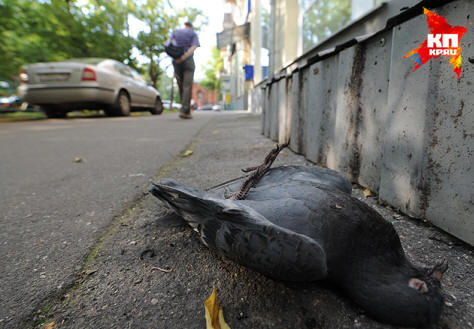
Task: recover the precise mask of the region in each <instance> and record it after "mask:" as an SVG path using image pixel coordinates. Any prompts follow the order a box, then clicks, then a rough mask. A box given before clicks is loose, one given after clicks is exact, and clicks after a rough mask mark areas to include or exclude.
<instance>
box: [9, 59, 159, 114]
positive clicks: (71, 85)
mask: <svg viewBox="0 0 474 329" xmlns="http://www.w3.org/2000/svg"><path fill="white" fill-rule="evenodd" d="M20 81H21V84H20V86H19V87H18V93H19V94H20V97H21V98H22V100H23V101H25V102H28V103H30V104H35V105H39V106H40V108H41V110H42V111H43V112H44V113H45V114H46V115H47V116H48V117H50V118H58V117H65V116H66V114H67V112H69V111H77V110H83V109H104V111H105V113H106V114H107V115H109V116H127V115H129V114H130V111H135V110H138V111H142V110H147V111H150V112H151V114H161V112H162V111H163V104H162V103H161V98H160V94H159V93H158V91H157V90H156V89H155V88H153V87H151V86H149V85H147V83H146V82H145V80H144V79H143V78H142V77H141V76H140V74H138V73H137V72H136V71H135V70H133V69H132V68H130V67H128V66H127V65H124V64H122V63H120V62H118V61H116V60H113V59H104V58H80V59H70V60H65V61H61V62H52V63H37V64H31V65H27V66H25V67H24V68H23V70H22V71H21V72H20Z"/></svg>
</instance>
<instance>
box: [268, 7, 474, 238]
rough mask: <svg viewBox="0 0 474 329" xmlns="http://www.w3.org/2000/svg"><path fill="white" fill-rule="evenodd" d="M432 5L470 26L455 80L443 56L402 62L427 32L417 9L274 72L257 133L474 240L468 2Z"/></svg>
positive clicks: (473, 38)
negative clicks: (415, 67) (374, 31)
mask: <svg viewBox="0 0 474 329" xmlns="http://www.w3.org/2000/svg"><path fill="white" fill-rule="evenodd" d="M434 10H435V12H436V13H438V14H440V15H442V16H444V17H445V18H446V19H447V21H448V23H449V24H451V25H453V26H454V25H463V26H466V27H467V28H468V32H467V33H466V34H465V35H464V37H463V39H462V41H461V46H462V55H463V68H462V73H461V79H460V80H457V79H456V75H455V73H454V72H453V70H452V65H451V64H450V63H449V62H448V60H447V59H445V58H438V59H434V60H431V61H430V62H428V63H426V64H425V65H423V66H422V67H421V68H419V69H418V70H417V71H412V70H413V64H412V61H411V60H409V59H405V58H403V56H404V55H405V54H406V53H407V52H409V51H410V50H411V49H413V48H416V47H418V45H419V44H420V43H421V42H422V41H423V40H424V39H425V38H426V34H427V32H428V30H427V24H426V17H425V16H424V15H417V16H415V17H412V18H410V19H405V20H402V21H401V22H399V23H397V24H393V26H390V27H387V28H385V29H383V30H381V31H379V32H378V33H377V34H375V35H374V36H372V37H368V38H365V39H364V38H360V39H357V42H352V43H351V45H350V46H347V44H346V46H345V47H339V48H338V47H336V48H334V49H333V50H332V52H329V53H328V52H326V53H319V54H318V56H316V57H313V59H312V60H311V56H306V58H310V60H309V61H308V62H306V60H303V59H302V60H301V62H298V63H297V64H298V65H296V66H293V67H287V68H284V69H283V70H281V72H280V74H279V75H277V76H275V77H274V78H273V79H272V80H271V81H268V83H267V84H266V85H264V87H263V88H262V89H261V95H262V96H263V97H264V99H263V101H262V102H261V104H262V107H263V115H262V133H264V134H265V135H266V136H268V137H270V138H271V139H273V140H274V141H279V142H283V141H285V140H286V139H287V137H288V136H291V144H290V147H291V149H292V150H294V151H295V152H297V153H301V154H304V155H305V156H306V157H307V158H308V159H309V160H311V161H313V162H315V163H317V164H320V165H323V166H327V167H329V168H332V169H335V170H338V171H340V172H342V173H343V174H345V175H346V176H347V177H348V178H349V179H350V180H352V181H354V182H357V183H359V184H361V185H363V186H365V187H367V188H369V189H370V190H372V191H374V192H376V193H377V194H378V195H379V197H380V199H382V200H384V201H386V202H387V203H389V204H391V205H392V206H394V207H396V208H399V209H400V210H401V211H403V212H405V213H407V214H409V215H411V216H413V217H417V218H423V219H427V220H429V221H431V222H432V223H434V224H435V225H437V226H439V227H440V228H442V229H444V230H445V231H447V232H449V233H451V234H453V235H455V236H457V237H459V238H460V239H462V240H464V241H466V242H468V243H470V244H474V216H473V213H474V202H473V200H474V172H473V170H472V165H473V163H474V161H473V151H474V92H473V91H474V88H473V83H474V64H473V63H472V59H471V60H470V61H469V60H468V58H469V57H471V58H472V57H473V55H472V54H474V31H473V28H472V26H471V25H470V22H472V20H473V19H474V17H471V16H469V14H470V13H471V14H472V13H474V2H472V1H469V0H459V1H453V2H450V3H447V4H444V5H443V6H440V7H437V8H435V9H434ZM338 37H340V36H338Z"/></svg>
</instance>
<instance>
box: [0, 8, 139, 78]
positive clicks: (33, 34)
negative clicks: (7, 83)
mask: <svg viewBox="0 0 474 329" xmlns="http://www.w3.org/2000/svg"><path fill="white" fill-rule="evenodd" d="M128 11H129V10H128V7H127V6H126V5H124V4H122V2H121V1H115V0H89V1H87V2H84V1H73V0H44V1H41V2H39V1H35V0H1V1H0V37H1V40H2V43H0V55H1V56H2V61H1V63H0V78H2V79H8V80H11V79H13V77H15V76H16V74H17V73H18V71H19V69H20V68H21V66H22V65H25V64H28V63H34V62H44V61H56V60H62V59H66V58H71V57H108V58H114V59H117V60H119V61H123V60H125V59H129V60H131V58H130V54H131V48H132V45H133V39H132V38H130V37H129V36H128V35H126V34H125V33H124V32H125V31H126V30H127V17H128Z"/></svg>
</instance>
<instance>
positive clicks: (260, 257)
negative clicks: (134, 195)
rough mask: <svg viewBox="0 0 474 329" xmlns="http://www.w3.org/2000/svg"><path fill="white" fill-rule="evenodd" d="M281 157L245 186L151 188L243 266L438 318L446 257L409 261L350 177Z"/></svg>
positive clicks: (164, 182) (380, 309) (410, 318)
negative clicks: (327, 284) (428, 264)
mask: <svg viewBox="0 0 474 329" xmlns="http://www.w3.org/2000/svg"><path fill="white" fill-rule="evenodd" d="M277 148H278V147H277ZM280 149H281V148H280ZM278 152H279V150H278ZM278 152H276V155H277V154H278ZM276 155H275V156H274V157H269V156H267V158H266V159H265V161H264V163H263V164H262V165H260V166H257V167H254V168H249V170H253V171H254V173H253V174H252V175H250V176H249V177H247V179H246V180H244V181H243V183H242V180H239V181H236V182H234V183H233V184H224V186H218V187H217V188H214V189H211V190H209V191H202V190H197V189H192V188H190V187H188V186H185V185H183V184H181V183H179V182H177V181H175V180H172V179H161V180H159V181H158V182H157V183H156V184H154V185H153V186H152V187H151V193H152V194H153V195H154V196H156V197H157V198H158V199H160V200H161V201H163V202H165V204H167V205H168V206H169V207H171V208H172V209H173V210H174V211H175V212H176V213H177V214H178V215H179V216H180V217H182V218H183V219H184V220H185V221H186V222H187V223H188V224H190V225H191V226H192V227H193V228H195V229H196V230H197V231H198V232H199V234H200V237H201V240H202V242H203V243H204V244H205V245H206V246H208V247H209V248H210V249H212V250H214V251H216V252H217V253H219V254H221V255H224V256H226V257H228V258H230V259H232V260H234V261H236V262H238V263H239V264H242V265H244V266H247V267H249V268H252V269H254V270H256V271H259V272H261V273H263V274H265V275H267V276H269V277H272V278H275V279H279V280H287V281H316V280H328V281H331V282H333V283H334V284H335V285H337V286H339V287H341V288H342V290H343V291H345V292H346V293H347V294H348V295H349V297H350V298H352V299H353V300H354V301H355V302H356V303H357V304H359V305H360V306H361V307H362V308H364V309H365V310H366V311H367V313H368V314H369V315H371V316H372V317H373V318H375V319H377V320H379V321H381V322H386V323H390V324H395V325H402V326H417V327H418V326H425V325H432V324H434V323H436V322H437V320H438V318H439V315H440V312H441V307H442V304H443V298H442V296H441V293H440V282H439V280H440V279H441V276H442V274H443V273H444V271H445V270H446V269H447V263H446V262H442V263H439V264H437V265H436V266H434V267H433V268H432V269H424V268H420V267H417V266H415V265H413V264H411V263H410V261H409V260H408V259H407V257H406V256H405V253H404V251H403V249H402V246H401V244H400V239H399V237H398V234H397V232H396V231H395V229H394V228H393V226H392V225H391V223H389V222H387V221H386V220H384V219H383V217H382V216H381V215H380V214H378V213H377V212H376V211H375V210H374V209H372V208H371V207H369V206H368V205H366V204H365V203H363V202H361V201H359V200H358V199H356V198H354V197H352V196H351V195H350V191H351V184H350V183H349V181H347V180H346V179H345V178H344V177H342V176H341V175H339V174H338V173H336V172H334V171H332V170H329V169H325V168H318V167H307V166H282V167H278V168H274V169H269V164H270V165H271V162H273V160H274V158H275V157H276ZM262 173H263V175H262ZM239 185H240V188H238V186H239ZM230 192H233V193H231V194H230V195H229V193H230Z"/></svg>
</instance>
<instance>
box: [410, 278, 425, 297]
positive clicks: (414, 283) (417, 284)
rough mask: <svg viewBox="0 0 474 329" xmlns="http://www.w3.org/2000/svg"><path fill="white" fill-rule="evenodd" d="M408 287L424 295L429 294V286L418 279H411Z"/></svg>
mask: <svg viewBox="0 0 474 329" xmlns="http://www.w3.org/2000/svg"><path fill="white" fill-rule="evenodd" d="M408 286H409V287H410V288H413V289H415V290H418V291H419V292H421V293H422V294H424V293H425V292H428V286H427V285H426V282H425V281H423V280H420V279H417V278H411V279H410V281H408Z"/></svg>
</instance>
